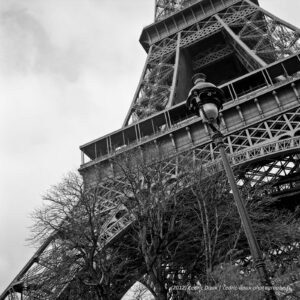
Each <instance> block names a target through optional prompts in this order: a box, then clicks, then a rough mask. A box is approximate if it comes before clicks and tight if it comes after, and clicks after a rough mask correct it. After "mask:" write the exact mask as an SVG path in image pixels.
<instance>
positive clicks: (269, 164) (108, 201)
mask: <svg viewBox="0 0 300 300" xmlns="http://www.w3.org/2000/svg"><path fill="white" fill-rule="evenodd" d="M296 116H297V117H300V113H299V110H298V111H297V112H293V113H292V112H291V113H289V121H288V123H289V125H290V124H293V125H292V126H294V129H293V130H287V129H286V127H285V125H284V124H280V125H279V126H275V125H276V123H278V119H273V120H270V121H269V127H271V128H272V129H271V131H270V132H271V135H272V138H271V137H270V136H266V135H265V132H263V131H261V127H260V126H262V124H260V125H259V126H257V128H252V130H251V132H252V138H251V136H249V130H248V133H247V132H246V131H244V134H245V135H243V134H239V133H237V134H236V135H235V136H234V137H233V138H232V140H229V143H230V144H231V146H229V144H227V145H228V146H227V147H228V148H227V149H228V150H230V149H231V150H230V152H231V154H230V160H231V163H232V165H233V166H235V167H239V166H243V168H242V170H243V171H242V172H241V171H240V170H241V168H238V170H239V172H238V174H239V175H238V177H239V178H240V179H239V184H250V186H252V187H253V186H254V185H261V184H265V183H268V184H275V183H276V182H277V181H278V180H279V179H281V178H282V177H284V176H286V175H290V174H292V173H295V172H299V165H300V150H299V149H300V136H297V132H299V131H298V130H299V127H300V125H299V124H300V123H299V122H297V118H296ZM279 123H280V122H279ZM289 125H287V126H288V127H289ZM264 126H266V125H265V124H264ZM295 130H296V131H295ZM269 134H270V133H269ZM292 134H296V136H294V137H290V138H287V139H280V137H287V136H288V135H289V136H290V135H292ZM249 138H250V139H249ZM274 138H275V139H274ZM250 140H252V141H255V145H253V146H249V144H248V143H249V141H250ZM227 141H228V138H227ZM188 163H190V164H192V165H194V166H196V165H202V168H203V170H204V171H203V174H206V175H205V176H207V174H212V173H214V172H219V171H220V169H222V163H221V161H220V157H219V155H218V151H215V150H214V149H213V146H212V145H211V144H208V145H206V146H204V147H201V148H200V147H198V148H195V149H194V150H191V151H187V152H183V153H181V154H179V153H178V154H177V155H174V156H173V157H169V158H168V159H165V160H163V161H161V162H160V164H161V165H162V172H163V178H162V181H163V182H164V184H165V185H166V186H167V185H168V184H172V179H173V178H178V177H180V176H181V174H183V173H184V172H186V166H187V164H188ZM245 166H248V167H245ZM181 168H183V169H181ZM186 175H187V174H186ZM186 175H185V176H181V177H180V178H181V179H180V180H181V181H182V186H183V187H187V186H188V185H189V179H188V176H186ZM141 182H142V181H141ZM126 187H127V186H126V180H122V178H118V179H116V180H107V181H106V182H102V183H101V184H100V185H99V186H98V187H97V189H98V191H99V192H98V193H97V197H99V205H100V206H101V208H99V209H100V210H99V213H105V215H106V221H105V222H104V223H103V233H102V234H101V237H100V240H99V243H100V244H103V245H108V244H109V243H110V242H111V241H112V240H114V239H116V238H117V237H118V236H119V235H121V234H122V233H124V232H125V231H126V230H127V228H129V227H130V226H131V224H132V222H134V218H133V216H131V215H130V214H128V213H127V209H126V208H125V207H124V205H121V204H120V203H121V199H120V198H121V197H122V195H123V194H124V190H126ZM292 187H294V186H292ZM279 188H280V189H281V192H283V191H285V192H288V191H289V189H288V188H287V185H284V186H280V187H279ZM290 188H291V186H290ZM118 198H119V200H118ZM102 203H103V206H102V205H101V204H102ZM118 203H119V204H118ZM108 210H111V211H110V213H108ZM120 212H122V214H120ZM117 215H119V216H121V217H117ZM61 243H62V241H60V240H59V239H56V238H53V239H52V241H51V242H50V243H49V244H48V246H47V247H46V248H45V249H44V250H43V251H42V252H41V253H39V254H38V255H37V256H35V257H34V260H33V261H32V265H31V266H30V268H29V269H28V270H27V271H26V272H25V273H24V274H21V276H19V277H17V278H16V279H15V280H14V281H13V283H12V284H11V286H10V289H9V291H8V293H11V294H14V293H15V292H17V291H16V290H14V288H15V287H18V285H19V284H22V287H23V292H22V293H23V299H49V300H50V299H59V295H61V294H62V292H63V290H64V289H65V288H66V286H67V285H68V283H69V282H70V281H71V280H72V279H73V278H74V277H75V276H76V274H77V273H78V272H79V270H80V269H79V267H78V265H80V264H79V263H78V262H76V261H74V264H73V265H72V264H70V267H69V269H68V270H65V284H63V285H61V284H60V283H58V282H57V283H56V284H54V285H53V286H52V285H51V286H50V285H49V286H47V284H45V281H46V280H47V278H49V276H50V275H49V274H51V265H52V264H56V265H57V264H59V260H60V259H62V258H61V257H55V256H54V257H53V253H55V251H53V249H54V248H55V247H59V246H61V245H62V244H61ZM49 254H51V255H52V257H51V260H50V261H49ZM140 276H142V274H140ZM139 279H140V278H136V280H139ZM143 280H144V281H145V282H144V283H146V284H147V285H148V287H149V288H152V289H153V285H152V284H151V282H150V281H149V279H148V278H147V277H145V278H144V277H143ZM39 283H42V286H43V289H41V288H39V286H40V285H39ZM125 292H126V291H124V294H125ZM3 299H4V298H3Z"/></svg>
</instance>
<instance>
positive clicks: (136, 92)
mask: <svg viewBox="0 0 300 300" xmlns="http://www.w3.org/2000/svg"><path fill="white" fill-rule="evenodd" d="M152 49H153V46H151V47H150V50H149V52H148V56H147V59H146V62H145V65H144V68H143V72H142V76H141V78H140V81H139V84H138V86H137V89H136V91H135V94H134V96H133V100H132V102H131V104H130V108H129V110H128V113H127V115H126V117H125V121H124V123H123V125H122V127H125V126H127V125H128V122H129V119H130V117H131V115H132V108H133V106H134V104H135V102H136V100H137V98H138V95H139V92H140V89H141V86H142V83H143V81H144V77H145V74H146V71H147V67H148V63H149V59H150V56H151V53H152Z"/></svg>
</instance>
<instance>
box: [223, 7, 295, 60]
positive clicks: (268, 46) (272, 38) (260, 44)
mask: <svg viewBox="0 0 300 300" xmlns="http://www.w3.org/2000/svg"><path fill="white" fill-rule="evenodd" d="M247 6H248V7H252V8H256V9H255V10H254V11H253V14H252V15H246V14H242V13H241V10H240V9H239V10H237V6H232V7H230V9H228V11H227V12H226V13H224V14H222V18H223V19H224V20H225V21H226V23H227V24H228V25H229V26H230V27H231V28H232V29H233V30H234V31H235V33H236V34H237V36H238V37H239V38H240V39H241V40H242V41H243V42H244V43H245V44H246V45H247V46H248V47H249V48H250V49H251V50H252V51H253V52H254V53H256V54H257V55H258V56H259V57H261V58H262V59H263V60H264V61H265V62H266V63H271V62H274V61H276V60H278V59H282V58H285V57H287V56H289V55H291V54H293V53H295V52H297V51H299V50H300V31H299V30H295V29H294V28H290V27H288V24H287V23H284V24H283V23H282V22H281V21H280V20H279V19H277V18H276V17H271V16H268V15H266V14H265V12H264V11H263V10H261V9H260V8H259V7H256V6H255V5H253V4H252V3H250V2H244V3H243V5H242V6H241V7H243V9H249V8H246V7H247ZM229 12H231V13H232V14H236V13H237V12H238V13H239V15H240V18H239V19H236V20H235V21H234V22H228V13H229ZM220 15H221V14H220ZM226 19H227V20H226Z"/></svg>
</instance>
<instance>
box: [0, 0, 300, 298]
mask: <svg viewBox="0 0 300 300" xmlns="http://www.w3.org/2000/svg"><path fill="white" fill-rule="evenodd" d="M140 42H141V44H142V46H143V47H144V49H145V50H146V52H147V59H146V63H145V66H144V68H143V71H142V75H141V79H140V81H139V83H138V87H137V90H136V93H135V95H134V97H133V101H132V104H131V106H130V108H129V111H128V114H127V116H126V118H125V121H124V124H123V127H122V128H121V129H120V130H118V131H116V132H114V133H112V134H109V135H106V136H105V137H102V138H99V139H97V140H94V141H92V142H90V143H87V144H85V145H83V146H81V151H82V164H81V167H80V172H81V174H82V176H83V179H84V182H85V184H86V185H87V186H93V185H94V184H96V185H97V187H98V189H99V192H98V197H99V203H100V210H101V213H103V214H105V215H106V219H107V221H106V223H105V224H109V225H110V226H106V225H105V224H104V226H103V235H102V236H101V239H103V241H105V244H106V245H108V244H110V243H112V242H116V241H117V240H118V237H120V236H122V235H123V234H125V232H127V230H130V226H131V224H132V222H133V221H134V220H133V217H132V216H131V215H130V214H126V213H125V214H122V215H121V217H116V216H117V215H118V212H119V211H121V210H122V211H124V207H123V206H122V205H121V201H119V200H120V197H121V194H122V193H121V191H122V190H124V189H125V188H126V184H125V182H124V181H122V178H120V179H119V184H118V185H116V184H113V185H112V183H111V181H108V180H106V178H105V177H103V178H102V179H99V176H98V175H97V174H95V170H96V168H95V166H96V167H97V168H98V167H99V166H100V167H101V169H102V170H104V173H105V174H106V176H108V177H109V176H110V175H112V174H113V173H114V170H113V169H112V168H111V164H110V160H111V159H112V158H114V157H116V156H118V155H119V154H120V153H125V152H127V151H131V150H132V149H135V148H139V149H141V151H142V152H143V155H144V157H145V158H146V159H147V156H149V159H150V155H149V153H151V159H152V158H153V153H155V152H156V151H157V153H160V154H162V155H163V157H164V160H163V161H162V162H161V163H163V166H164V180H165V181H166V182H167V181H168V180H169V179H170V178H172V177H174V176H178V174H179V173H180V170H179V168H178V166H179V165H180V164H179V162H180V161H181V160H186V159H187V158H189V159H190V160H191V161H193V162H194V163H197V162H198V163H201V164H203V167H204V168H206V169H207V170H208V171H209V172H217V171H218V170H219V169H220V168H222V164H221V162H220V158H219V155H218V151H217V150H216V149H214V146H213V145H212V143H211V139H210V135H209V131H208V128H207V125H206V123H204V122H203V121H202V120H201V118H200V117H195V116H192V115H191V114H190V113H189V112H188V111H187V108H186V107H185V99H186V97H187V94H188V91H189V90H190V88H191V86H192V83H191V77H192V75H193V74H194V73H195V72H204V73H206V74H207V76H208V79H209V81H210V82H213V83H214V84H216V85H217V86H218V87H219V88H221V89H222V90H223V92H224V94H225V97H226V103H225V105H224V108H223V110H222V112H221V128H222V132H223V134H224V136H225V142H226V146H227V153H228V154H229V156H230V160H231V163H232V165H233V166H243V168H242V170H243V172H240V173H239V178H238V180H239V182H240V184H249V185H251V186H254V185H260V184H262V183H269V184H270V185H271V186H272V190H273V195H274V196H276V197H278V198H279V199H282V200H283V201H286V203H288V204H287V205H295V203H296V204H297V203H298V204H299V202H297V195H299V193H300V168H299V167H300V166H299V163H300V160H299V158H300V95H299V93H300V52H299V50H300V30H299V29H298V28H296V27H295V26H293V25H291V24H289V23H287V22H285V21H283V20H281V19H279V18H277V17H276V16H274V15H272V14H270V13H269V12H267V11H266V10H264V9H263V8H261V7H260V6H259V4H258V2H257V1H254V0H253V1H250V0H215V1H210V0H201V1H193V0H190V1H189V0H187V1H184V0H156V2H155V22H154V23H153V24H151V25H149V26H147V27H145V28H144V29H143V31H142V34H141V37H140ZM216 70H218V71H217V72H216ZM182 180H183V181H184V180H185V179H184V178H183V179H182ZM108 211H109V213H107V212H108ZM58 242H59V241H57V238H56V237H55V235H54V236H51V237H49V239H48V240H47V241H46V242H45V243H44V244H43V245H42V246H41V248H40V249H38V251H37V252H36V254H35V255H34V256H33V258H32V259H31V260H30V261H29V262H28V263H27V264H26V266H25V267H24V268H23V269H22V270H21V272H20V273H19V274H18V275H17V276H16V278H15V279H14V280H13V281H12V283H11V284H10V285H9V286H8V288H7V289H6V290H5V291H4V293H3V294H2V296H1V297H0V299H1V300H2V299H6V298H7V297H8V298H9V297H10V298H9V299H17V298H14V297H17V295H18V294H22V296H23V299H33V298H28V297H29V296H28V295H29V294H30V297H33V296H32V295H35V298H36V299H63V297H62V295H64V293H65V291H66V289H67V285H66V284H64V285H59V284H57V285H56V286H49V287H48V288H47V289H44V290H41V289H39V288H38V287H39V285H38V283H39V282H41V281H42V280H43V278H44V277H43V276H44V274H46V272H47V260H46V258H47V251H49V250H51V249H52V247H54V246H55V243H58ZM65 272H66V274H65V276H66V282H67V281H68V280H70V279H72V278H74V276H76V273H77V272H78V270H77V269H74V268H72V267H71V266H70V268H69V270H66V271H65ZM136 280H141V281H143V282H144V283H145V284H146V285H147V286H148V287H149V288H150V289H151V282H149V280H148V279H147V277H146V276H144V274H142V273H140V274H138V276H136V275H135V276H133V278H132V281H131V282H128V283H127V284H125V285H124V287H126V289H127V288H128V287H129V286H130V285H131V284H133V283H134V282H135V281H136ZM44 287H45V285H44ZM34 289H35V290H34ZM126 289H125V288H124V291H123V293H125V292H126ZM29 290H30V293H29ZM152 290H153V289H152ZM154 292H155V291H154ZM121 294H122V293H121Z"/></svg>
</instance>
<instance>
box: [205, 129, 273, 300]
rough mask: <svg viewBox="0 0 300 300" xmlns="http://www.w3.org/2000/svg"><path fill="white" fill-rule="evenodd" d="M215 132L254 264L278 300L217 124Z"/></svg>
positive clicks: (266, 285)
mask: <svg viewBox="0 0 300 300" xmlns="http://www.w3.org/2000/svg"><path fill="white" fill-rule="evenodd" d="M209 125H210V124H209ZM213 132H214V133H213V135H212V140H213V142H214V143H215V145H216V147H217V149H219V151H220V154H221V158H222V162H223V166H224V169H225V172H226V175H227V178H228V182H229V184H230V187H231V190H232V194H233V198H234V201H235V203H236V206H237V209H238V213H239V215H240V218H241V222H242V225H243V228H244V231H245V235H246V237H247V240H248V244H249V248H250V252H251V255H252V258H253V262H254V266H255V268H256V270H257V272H258V274H259V277H260V281H261V283H262V285H263V287H264V288H265V294H266V296H267V299H272V300H276V299H277V297H276V294H275V292H274V290H273V288H272V283H271V281H270V278H269V276H268V272H267V268H266V265H265V262H264V260H263V257H262V253H261V250H260V248H259V245H258V243H257V240H256V238H255V234H254V231H253V228H252V225H251V221H250V219H249V216H248V212H247V210H246V207H245V205H244V202H243V200H242V198H241V195H240V192H239V190H238V187H237V184H236V181H235V178H234V175H233V171H232V168H231V166H230V164H229V160H228V157H227V155H226V152H225V145H224V142H223V135H222V133H221V132H220V131H219V130H217V131H215V126H213Z"/></svg>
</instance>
